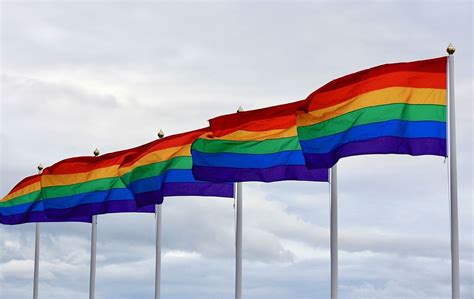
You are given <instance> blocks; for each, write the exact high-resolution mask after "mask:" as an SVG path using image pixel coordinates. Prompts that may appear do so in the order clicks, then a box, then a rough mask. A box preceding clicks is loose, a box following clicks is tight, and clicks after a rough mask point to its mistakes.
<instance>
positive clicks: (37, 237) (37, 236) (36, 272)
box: [33, 164, 43, 299]
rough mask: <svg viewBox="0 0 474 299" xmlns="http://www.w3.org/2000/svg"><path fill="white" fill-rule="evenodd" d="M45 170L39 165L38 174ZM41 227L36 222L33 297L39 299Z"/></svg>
mask: <svg viewBox="0 0 474 299" xmlns="http://www.w3.org/2000/svg"><path fill="white" fill-rule="evenodd" d="M42 171H43V165H41V164H39V165H38V174H41V172H42ZM39 243H40V227H39V223H38V222H36V226H35V264H34V270H33V271H34V272H33V273H34V274H33V299H38V279H39V254H40V246H39Z"/></svg>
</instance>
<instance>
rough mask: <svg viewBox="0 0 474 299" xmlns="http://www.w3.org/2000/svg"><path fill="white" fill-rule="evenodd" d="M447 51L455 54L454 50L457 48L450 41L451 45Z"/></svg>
mask: <svg viewBox="0 0 474 299" xmlns="http://www.w3.org/2000/svg"><path fill="white" fill-rule="evenodd" d="M446 52H448V54H449V55H453V54H454V52H456V48H455V47H454V46H453V44H452V43H449V46H448V48H447V49H446Z"/></svg>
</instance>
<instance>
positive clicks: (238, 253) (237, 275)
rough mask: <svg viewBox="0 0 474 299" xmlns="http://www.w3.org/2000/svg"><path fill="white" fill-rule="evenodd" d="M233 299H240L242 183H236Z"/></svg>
mask: <svg viewBox="0 0 474 299" xmlns="http://www.w3.org/2000/svg"><path fill="white" fill-rule="evenodd" d="M236 185H237V188H236V193H237V194H236V197H237V217H236V228H235V299H242V183H236Z"/></svg>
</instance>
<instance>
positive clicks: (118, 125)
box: [0, 1, 474, 299]
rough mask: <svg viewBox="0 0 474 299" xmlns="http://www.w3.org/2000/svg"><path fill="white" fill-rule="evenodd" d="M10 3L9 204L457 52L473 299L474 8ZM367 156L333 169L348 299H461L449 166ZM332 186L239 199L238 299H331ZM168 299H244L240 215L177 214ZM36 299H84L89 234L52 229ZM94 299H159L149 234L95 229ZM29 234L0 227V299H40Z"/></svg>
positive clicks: (129, 226)
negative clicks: (174, 142)
mask: <svg viewBox="0 0 474 299" xmlns="http://www.w3.org/2000/svg"><path fill="white" fill-rule="evenodd" d="M444 2H447V1H443V2H441V1H440V2H437V1H429V2H428V1H426V2H415V1H406V2H405V1H403V2H402V1H400V2H386V1H384V2H378V3H376V2H369V1H365V2H364V1H350V2H329V1H324V2H323V1H321V2H298V3H294V2H283V1H280V2H270V1H262V2H260V3H257V2H241V3H236V2H234V3H231V2H223V1H218V2H217V1H216V2H187V1H185V2H180V3H171V2H168V3H164V2H160V3H154V2H150V1H149V2H141V3H140V2H134V3H132V2H129V3H127V2H122V3H118V2H111V1H109V2H102V3H99V2H94V1H87V2H85V1H84V2H74V3H71V2H59V1H58V2H50V3H46V2H41V3H38V2H26V1H16V2H2V4H1V27H2V31H1V51H2V52H1V64H2V66H1V95H0V100H1V102H0V112H1V114H0V115H1V116H0V117H1V119H0V134H1V143H0V145H1V147H0V151H1V153H0V157H1V158H0V191H1V196H4V195H5V194H6V193H7V192H8V191H9V190H10V189H11V188H12V187H13V186H14V185H15V184H16V183H17V182H18V181H19V180H21V179H22V178H24V177H25V176H28V175H32V174H34V173H35V172H36V166H37V165H38V163H40V162H41V163H42V164H43V165H44V166H48V165H51V164H52V163H54V162H56V161H59V160H61V159H64V158H67V157H71V156H79V155H89V154H90V155H92V151H93V150H94V148H95V147H98V148H99V149H100V150H101V152H102V153H106V152H111V151H116V150H120V149H125V148H128V147H133V146H137V145H140V144H143V143H145V142H149V141H151V140H153V139H154V138H156V133H157V131H159V130H160V129H163V130H164V131H165V133H166V134H168V135H170V134H174V133H180V132H184V131H187V130H192V129H195V128H199V127H203V126H206V125H207V119H209V118H211V117H213V116H217V115H220V114H226V113H230V112H234V111H235V110H236V109H237V108H238V107H239V106H240V105H242V106H243V107H244V108H245V109H246V110H249V109H254V108H260V107H265V106H268V105H275V104H279V103H285V102H288V101H293V100H300V99H303V98H305V97H306V96H307V95H308V94H309V93H311V92H312V91H313V90H315V89H316V88H318V87H320V86H321V85H322V84H324V83H326V82H328V81H330V80H332V79H334V78H336V77H339V76H342V75H345V74H348V73H351V72H355V71H357V70H360V69H364V68H368V67H371V66H375V65H378V64H382V63H387V62H398V61H410V60H419V59H426V58H432V57H439V56H442V55H445V53H446V52H445V48H446V46H447V45H448V44H449V42H453V44H454V45H455V47H456V48H457V51H456V54H455V59H456V65H455V72H456V78H455V79H456V82H455V84H456V101H457V106H456V109H457V113H458V114H457V119H456V123H457V129H458V131H457V133H458V162H459V217H460V218H459V221H460V223H459V229H460V253H461V261H460V265H461V284H462V286H461V289H462V290H461V291H462V298H465V299H468V298H469V299H470V298H474V290H473V285H474V274H473V271H474V270H473V267H474V258H473V251H474V245H473V237H472V236H473V226H474V223H473V216H474V213H473V204H472V199H473V189H472V184H473V176H472V175H473V174H472V170H473V165H474V164H473V143H472V136H473V128H472V118H473V112H474V111H473V106H472V100H473V97H472V96H473V83H474V78H473V68H474V66H473V56H472V53H473V37H472V35H473V32H472V28H473V5H472V2H471V1H450V4H446V3H444ZM445 162H446V161H444V158H440V157H409V156H394V155H386V156H359V157H352V158H345V159H343V160H341V161H340V162H339V163H338V165H339V166H338V169H339V172H338V173H339V228H340V230H339V236H340V251H339V263H340V268H339V275H340V276H339V277H340V298H341V299H345V298H348V299H359V298H360V299H368V298H392V299H395V298H397V299H398V298H400V299H423V298H430V299H436V298H450V294H451V293H450V292H451V291H450V251H449V201H448V189H447V164H446V163H445ZM328 190H329V186H328V184H326V183H310V182H281V183H272V184H265V183H245V184H244V191H243V192H244V236H243V247H244V252H243V257H244V265H243V288H244V290H243V295H244V298H246V299H247V298H248V299H261V298H272V299H280V298H281V299H283V298H285V299H287V298H298V299H303V298H308V299H309V298H329V288H330V285H329V279H330V260H329V195H328ZM163 228H164V232H163V247H164V248H163V250H164V252H163V269H162V277H163V282H162V298H163V299H182V298H186V299H198V298H206V299H208V298H216V299H217V298H233V290H234V286H233V284H234V239H233V238H234V210H233V200H232V199H219V198H194V197H193V198H190V197H188V198H167V199H166V200H165V203H164V206H163ZM41 230H42V235H41V264H40V285H39V295H40V298H49V299H56V298H87V296H88V283H89V280H88V279H89V278H88V277H89V253H90V225H89V224H81V223H79V224H75V223H68V224H63V223H57V224H51V223H49V224H42V225H41ZM97 250H98V252H97V254H98V255H97V260H98V265H97V298H99V299H108V298H114V299H129V298H152V296H153V292H154V285H153V281H154V216H153V215H150V214H143V215H140V214H119V215H105V216H99V217H98V248H97ZM33 257H34V224H24V225H17V226H0V298H2V299H4V298H5V299H20V298H30V297H31V294H32V283H33Z"/></svg>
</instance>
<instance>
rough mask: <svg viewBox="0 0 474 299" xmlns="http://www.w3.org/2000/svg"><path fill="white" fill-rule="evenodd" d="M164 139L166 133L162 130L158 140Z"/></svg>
mask: <svg viewBox="0 0 474 299" xmlns="http://www.w3.org/2000/svg"><path fill="white" fill-rule="evenodd" d="M163 137H165V132H163V130H160V131H159V132H158V138H160V139H161V138H163Z"/></svg>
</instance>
